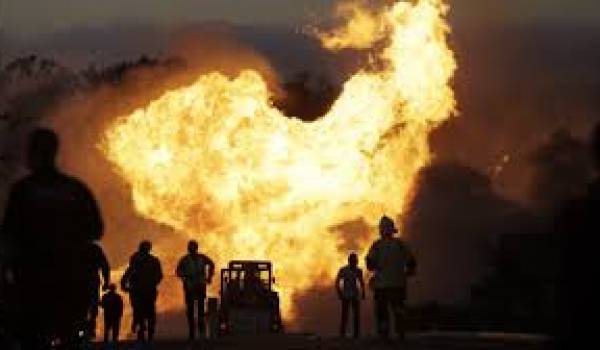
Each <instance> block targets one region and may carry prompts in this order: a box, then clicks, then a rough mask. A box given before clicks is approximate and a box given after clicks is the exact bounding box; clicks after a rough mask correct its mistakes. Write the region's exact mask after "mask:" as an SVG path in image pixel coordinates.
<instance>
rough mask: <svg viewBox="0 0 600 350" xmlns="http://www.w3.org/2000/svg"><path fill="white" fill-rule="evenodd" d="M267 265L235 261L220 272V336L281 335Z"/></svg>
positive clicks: (281, 331) (259, 262)
mask: <svg viewBox="0 0 600 350" xmlns="http://www.w3.org/2000/svg"><path fill="white" fill-rule="evenodd" d="M274 283H275V278H274V277H273V268H272V264H271V262H270V261H252V260H235V261H230V262H229V265H228V266H227V268H224V269H222V270H221V289H220V295H219V296H220V307H219V311H218V314H219V335H245V334H269V333H283V323H282V320H281V310H280V307H279V295H278V294H277V292H276V291H274V290H273V284H274Z"/></svg>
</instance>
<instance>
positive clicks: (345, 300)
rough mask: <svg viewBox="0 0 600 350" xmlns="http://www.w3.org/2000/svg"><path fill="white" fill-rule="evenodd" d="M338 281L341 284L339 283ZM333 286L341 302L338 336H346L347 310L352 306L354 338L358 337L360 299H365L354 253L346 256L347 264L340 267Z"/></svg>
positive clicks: (363, 283) (362, 281) (363, 286)
mask: <svg viewBox="0 0 600 350" xmlns="http://www.w3.org/2000/svg"><path fill="white" fill-rule="evenodd" d="M340 282H341V284H342V285H340ZM335 288H336V290H337V293H338V296H339V298H340V301H341V302H342V318H341V324H340V336H342V337H345V336H346V325H347V323H348V311H349V309H350V308H352V317H353V320H354V322H353V325H354V329H353V331H354V333H353V334H354V338H358V337H360V299H363V300H364V299H365V282H364V280H363V273H362V270H361V269H360V268H359V267H358V257H357V256H356V254H355V253H352V254H350V255H349V256H348V265H346V266H344V267H342V268H341V269H340V270H339V272H338V274H337V277H336V279H335Z"/></svg>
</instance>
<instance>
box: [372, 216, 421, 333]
mask: <svg viewBox="0 0 600 350" xmlns="http://www.w3.org/2000/svg"><path fill="white" fill-rule="evenodd" d="M397 232H398V230H397V229H396V226H395V225H394V221H392V219H390V218H389V217H387V216H383V217H382V218H381V220H380V222H379V233H380V235H381V238H380V239H378V240H377V241H375V242H374V243H373V245H372V246H371V248H370V249H369V253H368V254H367V259H366V260H367V268H368V269H369V270H370V271H373V272H374V276H373V279H372V280H371V282H372V283H371V286H372V288H373V294H374V299H375V318H376V323H377V332H378V333H379V335H380V336H381V337H383V338H387V337H389V332H390V316H389V311H390V308H391V310H392V314H393V315H394V320H395V325H396V333H397V334H398V336H399V337H400V338H401V339H403V338H404V302H405V300H406V279H407V276H412V275H414V273H415V269H416V266H417V264H416V260H415V258H414V256H413V254H412V253H411V251H410V249H409V248H408V246H407V245H406V244H405V243H404V242H403V241H402V240H401V239H400V238H395V237H394V234H395V233H397Z"/></svg>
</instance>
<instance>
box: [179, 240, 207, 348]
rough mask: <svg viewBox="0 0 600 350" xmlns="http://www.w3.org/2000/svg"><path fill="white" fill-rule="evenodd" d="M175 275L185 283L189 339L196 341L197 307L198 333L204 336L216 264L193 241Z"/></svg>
mask: <svg viewBox="0 0 600 350" xmlns="http://www.w3.org/2000/svg"><path fill="white" fill-rule="evenodd" d="M175 273H176V275H177V276H178V277H179V278H181V281H182V283H183V291H184V294H185V306H186V316H187V321H188V329H189V339H190V340H194V338H195V337H196V325H195V322H194V309H195V307H197V308H198V332H199V333H200V335H203V334H204V333H205V331H206V329H205V323H204V306H205V305H204V303H205V300H206V285H207V284H210V283H211V281H212V278H213V275H214V273H215V264H214V262H213V261H212V260H211V259H210V258H209V257H208V256H206V255H204V254H200V253H198V242H196V241H195V240H191V241H189V243H188V253H187V254H186V255H185V256H184V257H182V258H181V260H179V263H178V264H177V269H176V271H175Z"/></svg>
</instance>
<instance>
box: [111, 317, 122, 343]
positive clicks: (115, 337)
mask: <svg viewBox="0 0 600 350" xmlns="http://www.w3.org/2000/svg"><path fill="white" fill-rule="evenodd" d="M120 331H121V320H119V319H116V320H115V322H114V324H113V334H112V339H113V343H115V345H116V344H118V343H119V333H120Z"/></svg>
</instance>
